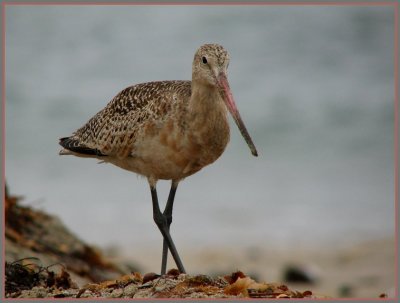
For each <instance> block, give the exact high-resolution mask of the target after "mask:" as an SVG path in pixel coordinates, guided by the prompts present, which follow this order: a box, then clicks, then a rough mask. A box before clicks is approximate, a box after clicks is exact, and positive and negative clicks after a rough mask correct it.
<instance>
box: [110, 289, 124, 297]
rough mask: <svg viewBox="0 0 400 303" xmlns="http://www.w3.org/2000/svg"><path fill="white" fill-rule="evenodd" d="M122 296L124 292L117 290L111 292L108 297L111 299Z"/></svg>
mask: <svg viewBox="0 0 400 303" xmlns="http://www.w3.org/2000/svg"><path fill="white" fill-rule="evenodd" d="M123 295H124V290H123V289H120V288H117V289H114V290H113V292H112V293H111V295H110V297H111V298H121V297H122V296H123Z"/></svg>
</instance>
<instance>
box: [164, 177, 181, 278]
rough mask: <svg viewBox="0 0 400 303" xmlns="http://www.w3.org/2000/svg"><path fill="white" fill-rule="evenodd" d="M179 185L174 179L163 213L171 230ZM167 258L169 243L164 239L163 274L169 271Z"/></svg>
mask: <svg viewBox="0 0 400 303" xmlns="http://www.w3.org/2000/svg"><path fill="white" fill-rule="evenodd" d="M177 187H178V182H175V181H172V183H171V189H170V191H169V195H168V201H167V204H166V205H165V209H164V212H163V215H164V216H165V218H166V219H167V226H168V231H169V227H170V225H171V223H172V208H173V206H174V199H175V193H176V189H177ZM167 260H168V243H167V241H165V239H164V241H163V252H162V262H161V274H162V275H163V274H165V272H166V271H167Z"/></svg>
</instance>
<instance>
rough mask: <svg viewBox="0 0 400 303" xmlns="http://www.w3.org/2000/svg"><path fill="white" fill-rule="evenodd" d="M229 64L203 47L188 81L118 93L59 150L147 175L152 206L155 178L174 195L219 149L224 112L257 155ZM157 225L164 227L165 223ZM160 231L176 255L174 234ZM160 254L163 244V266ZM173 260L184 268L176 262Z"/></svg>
mask: <svg viewBox="0 0 400 303" xmlns="http://www.w3.org/2000/svg"><path fill="white" fill-rule="evenodd" d="M228 64H229V55H228V52H227V51H226V50H225V49H224V48H223V47H222V46H220V45H218V44H205V45H203V46H202V47H200V48H199V49H198V50H197V52H196V54H195V56H194V60H193V64H192V81H160V82H149V83H143V84H137V85H134V86H131V87H128V88H126V89H124V90H122V91H121V92H120V93H119V94H118V95H117V96H115V97H114V99H112V100H111V101H110V103H108V105H107V106H106V107H105V108H104V109H103V110H101V111H100V112H99V113H97V114H96V115H95V116H94V117H93V118H91V119H90V120H89V121H88V122H87V123H86V124H85V125H84V126H83V127H81V128H79V129H78V130H77V131H75V132H74V133H73V134H72V136H70V137H65V138H61V139H60V144H61V145H62V146H63V147H64V149H63V150H61V151H60V154H62V155H65V154H72V155H75V156H81V157H93V158H99V159H101V160H103V161H104V162H108V163H112V164H114V165H116V166H119V167H121V168H123V169H126V170H129V171H132V172H135V173H138V174H140V175H143V176H146V177H147V178H148V180H149V184H150V187H151V189H152V196H153V207H154V205H155V204H154V203H155V200H157V197H156V194H155V186H156V182H157V180H159V179H164V180H172V188H171V192H172V190H173V196H174V193H175V190H176V187H177V185H178V182H179V181H180V180H182V179H183V178H185V177H187V176H190V175H192V174H194V173H196V172H197V171H199V170H200V169H202V168H203V167H204V166H206V165H208V164H210V163H212V162H214V161H215V160H216V159H218V158H219V156H220V155H221V154H222V153H223V151H224V150H225V147H226V145H227V143H228V141H229V124H228V119H227V111H228V110H229V112H230V113H231V114H232V117H233V118H234V120H235V122H236V124H237V125H238V127H239V130H240V131H241V133H242V135H243V136H244V138H245V140H246V142H247V143H248V145H249V147H250V149H251V151H252V153H253V155H255V156H256V155H257V151H256V148H255V146H254V144H253V142H252V140H251V138H250V136H249V134H248V133H247V130H246V128H245V126H244V124H243V122H242V120H241V117H240V115H239V112H238V110H237V108H236V105H235V103H234V101H233V97H232V93H231V91H230V88H229V84H228V80H227V76H226V70H227V67H228ZM173 196H172V202H173ZM169 200H170V199H169ZM172 202H171V210H170V212H171V218H172ZM156 204H157V205H156V206H155V208H158V201H157V203H156ZM156 210H157V209H156ZM156 215H157V214H156V213H155V216H156ZM164 215H165V214H164ZM160 216H161V215H160ZM160 218H161V217H160ZM167 221H168V220H167ZM160 224H161V223H160ZM169 224H170V222H169ZM169 224H168V236H169ZM157 225H158V226H159V228H160V230H161V231H162V232H165V231H164V230H162V229H163V228H164V227H163V226H161V225H162V224H161V225H159V223H157ZM160 226H161V227H160ZM165 233H166V232H165ZM163 236H164V239H165V240H166V241H167V242H168V243H167V244H168V248H169V249H170V250H171V252H173V249H174V248H171V244H170V243H169V242H171V243H172V239H171V240H169V239H167V236H166V235H164V233H163ZM164 255H165V249H164V254H163V264H164V261H165V262H166V256H165V257H164ZM176 255H177V253H176ZM164 258H165V260H164ZM174 258H175V261H176V262H177V265H178V267H180V268H179V269H180V270H181V271H184V269H183V265H182V264H179V263H180V262H179V261H180V260H177V258H176V256H175V255H174ZM178 259H179V257H178ZM162 271H163V270H162ZM164 271H165V269H164Z"/></svg>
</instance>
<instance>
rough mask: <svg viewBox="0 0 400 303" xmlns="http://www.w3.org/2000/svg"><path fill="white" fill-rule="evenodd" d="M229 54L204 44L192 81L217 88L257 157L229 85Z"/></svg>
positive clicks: (197, 55) (200, 50)
mask: <svg viewBox="0 0 400 303" xmlns="http://www.w3.org/2000/svg"><path fill="white" fill-rule="evenodd" d="M228 65H229V54H228V52H227V51H226V50H225V49H224V48H223V47H222V46H221V45H219V44H204V45H202V46H201V47H200V48H199V49H198V50H197V51H196V53H195V55H194V59H193V67H192V81H193V82H195V83H196V84H200V85H204V86H210V87H215V88H217V89H218V92H219V94H220V96H221V98H222V99H223V101H224V103H225V105H226V107H227V108H228V110H229V112H230V113H231V115H232V117H233V119H234V120H235V123H236V125H237V126H238V128H239V130H240V132H241V134H242V136H243V138H244V139H245V140H246V143H247V145H248V146H249V148H250V150H251V153H252V154H253V155H254V156H257V155H258V153H257V150H256V147H255V145H254V143H253V141H252V139H251V137H250V135H249V133H248V131H247V129H246V127H245V125H244V123H243V121H242V118H241V117H240V114H239V111H238V109H237V107H236V104H235V101H234V100H233V95H232V92H231V89H230V87H229V83H228V77H227V69H228Z"/></svg>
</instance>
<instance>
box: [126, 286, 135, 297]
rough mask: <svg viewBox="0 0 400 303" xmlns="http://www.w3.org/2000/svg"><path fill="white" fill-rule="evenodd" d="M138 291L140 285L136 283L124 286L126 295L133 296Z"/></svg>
mask: <svg viewBox="0 0 400 303" xmlns="http://www.w3.org/2000/svg"><path fill="white" fill-rule="evenodd" d="M137 291H138V286H137V285H135V284H129V285H128V286H126V287H125V288H124V296H127V297H129V298H132V297H133V296H134V295H135V293H136V292H137Z"/></svg>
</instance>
